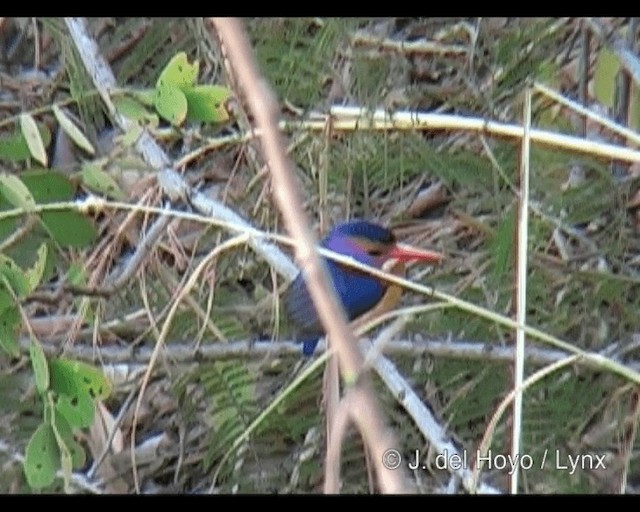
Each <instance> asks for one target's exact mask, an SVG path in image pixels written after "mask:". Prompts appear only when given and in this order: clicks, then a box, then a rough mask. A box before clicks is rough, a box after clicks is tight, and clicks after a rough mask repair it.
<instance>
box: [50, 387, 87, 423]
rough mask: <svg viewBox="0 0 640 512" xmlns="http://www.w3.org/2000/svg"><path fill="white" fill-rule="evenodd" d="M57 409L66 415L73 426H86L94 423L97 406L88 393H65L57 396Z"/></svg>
mask: <svg viewBox="0 0 640 512" xmlns="http://www.w3.org/2000/svg"><path fill="white" fill-rule="evenodd" d="M56 411H57V412H58V413H59V414H61V415H62V416H64V418H65V419H66V420H67V421H68V422H69V425H71V426H72V427H76V428H85V427H90V426H91V425H92V424H93V418H94V417H95V412H96V406H95V403H94V401H93V400H92V399H91V397H90V396H89V394H87V393H81V392H79V393H75V394H74V395H68V394H66V393H63V394H59V395H58V396H57V397H56Z"/></svg>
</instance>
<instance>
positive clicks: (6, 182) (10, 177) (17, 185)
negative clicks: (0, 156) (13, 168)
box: [0, 172, 36, 210]
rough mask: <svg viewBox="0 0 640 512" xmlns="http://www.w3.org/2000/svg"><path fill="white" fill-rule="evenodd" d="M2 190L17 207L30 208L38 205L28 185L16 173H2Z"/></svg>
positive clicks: (0, 176) (0, 182)
mask: <svg viewBox="0 0 640 512" xmlns="http://www.w3.org/2000/svg"><path fill="white" fill-rule="evenodd" d="M0 192H2V195H4V197H6V198H7V200H8V201H9V202H10V203H11V204H12V205H13V206H15V207H17V208H24V209H26V210H30V209H32V208H33V207H34V206H35V205H36V202H35V199H34V198H33V196H32V195H31V192H29V189H28V188H27V186H26V185H25V184H24V183H23V182H22V181H21V180H20V178H18V177H17V176H15V175H14V174H8V173H4V172H3V173H1V174H0Z"/></svg>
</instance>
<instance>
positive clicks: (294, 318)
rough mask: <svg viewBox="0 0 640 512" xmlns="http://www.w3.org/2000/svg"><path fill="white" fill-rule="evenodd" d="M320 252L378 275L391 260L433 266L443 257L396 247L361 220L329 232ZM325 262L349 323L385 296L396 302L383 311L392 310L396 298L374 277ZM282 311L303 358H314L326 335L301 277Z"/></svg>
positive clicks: (377, 228) (392, 240) (387, 233)
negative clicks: (376, 271)
mask: <svg viewBox="0 0 640 512" xmlns="http://www.w3.org/2000/svg"><path fill="white" fill-rule="evenodd" d="M322 247H324V248H326V249H329V250H331V251H334V252H337V253H340V254H344V255H345V256H351V257H353V258H354V259H355V260H357V261H358V262H360V263H363V264H365V265H369V266H371V267H375V268H378V269H380V268H382V266H383V264H384V263H385V262H387V261H390V260H396V261H397V262H400V263H404V262H409V261H425V262H429V263H436V262H438V261H440V260H441V259H442V255H441V254H439V253H437V252H432V251H425V250H422V249H415V248H410V247H408V246H404V245H402V244H399V243H397V241H396V238H395V236H394V235H393V233H392V232H391V231H390V230H389V229H386V228H384V227H382V226H379V225H378V224H374V223H371V222H366V221H361V220H360V221H352V222H346V223H343V224H339V225H338V226H336V227H335V228H333V230H332V231H331V232H330V233H329V234H328V235H327V237H326V238H325V239H324V240H323V241H322ZM325 262H326V265H327V267H328V270H329V275H330V276H331V279H332V281H333V286H334V289H335V291H336V294H337V296H338V297H339V298H340V300H341V302H342V306H343V307H344V310H345V312H346V314H347V318H348V319H349V320H350V321H351V320H355V319H357V318H358V317H361V315H364V314H365V313H367V312H368V311H370V310H372V309H373V308H374V307H376V306H377V305H378V304H380V303H381V301H383V299H384V300H385V302H386V300H387V298H386V297H385V296H389V297H390V299H389V300H391V301H393V302H394V304H387V305H386V306H387V309H390V308H391V307H393V306H394V305H395V302H397V301H398V300H399V298H400V293H399V292H398V293H392V294H389V293H386V292H387V291H388V289H389V284H388V283H387V282H385V281H383V280H381V279H380V278H378V277H376V276H373V275H371V274H367V273H366V272H363V271H362V270H358V269H355V268H352V267H348V266H347V265H343V264H341V263H338V262H335V261H332V260H330V259H329V258H325ZM284 308H285V312H286V314H287V316H288V317H289V319H290V320H291V322H292V324H293V328H294V333H293V334H294V336H295V339H296V340H297V341H299V342H301V343H302V352H303V353H304V354H305V355H307V356H310V355H312V354H313V352H314V350H315V348H316V345H317V344H318V341H319V338H320V337H321V336H323V335H324V328H323V326H322V323H321V322H320V319H319V318H318V313H317V312H316V309H315V307H314V304H313V300H312V299H311V296H310V294H309V290H308V289H307V286H306V283H305V281H304V277H303V275H302V272H301V273H300V274H298V276H297V277H296V279H295V280H294V281H293V283H292V284H291V286H290V287H289V288H288V289H287V290H286V291H285V294H284Z"/></svg>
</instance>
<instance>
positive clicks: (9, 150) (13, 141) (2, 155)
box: [0, 123, 51, 162]
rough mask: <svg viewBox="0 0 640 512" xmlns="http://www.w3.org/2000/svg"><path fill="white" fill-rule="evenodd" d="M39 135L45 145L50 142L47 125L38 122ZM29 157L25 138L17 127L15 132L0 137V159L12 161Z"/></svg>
mask: <svg viewBox="0 0 640 512" xmlns="http://www.w3.org/2000/svg"><path fill="white" fill-rule="evenodd" d="M38 130H39V132H40V137H41V138H42V142H43V143H44V145H45V147H48V146H49V144H50V143H51V132H50V131H49V128H47V125H45V124H44V123H38ZM29 158H31V152H30V151H29V146H27V140H26V139H25V138H24V135H23V134H22V131H21V130H20V129H19V128H17V129H16V131H15V132H13V133H11V134H9V135H3V136H2V137H0V160H11V161H13V162H22V161H23V160H28V159H29Z"/></svg>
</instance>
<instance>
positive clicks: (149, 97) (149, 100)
mask: <svg viewBox="0 0 640 512" xmlns="http://www.w3.org/2000/svg"><path fill="white" fill-rule="evenodd" d="M155 93H156V91H155V89H133V90H131V91H129V94H131V96H132V97H133V98H134V99H136V100H137V101H139V102H140V103H142V104H143V105H146V106H147V107H152V106H153V96H154V95H155Z"/></svg>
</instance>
